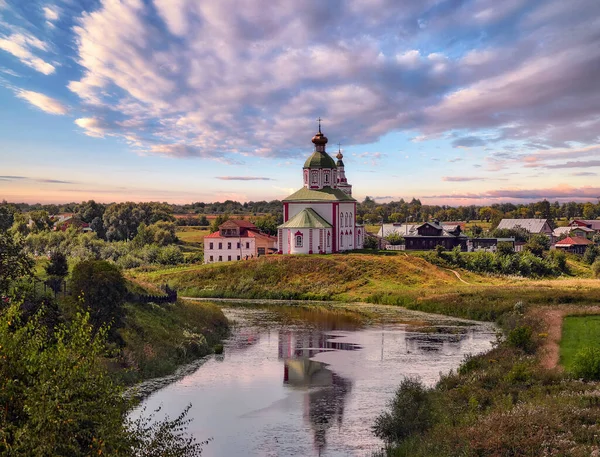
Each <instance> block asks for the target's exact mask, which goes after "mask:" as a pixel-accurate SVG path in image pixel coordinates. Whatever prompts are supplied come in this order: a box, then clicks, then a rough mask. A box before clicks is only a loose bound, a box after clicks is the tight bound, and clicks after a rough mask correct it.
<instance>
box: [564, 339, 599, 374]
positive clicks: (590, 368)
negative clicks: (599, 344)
mask: <svg viewBox="0 0 600 457" xmlns="http://www.w3.org/2000/svg"><path fill="white" fill-rule="evenodd" d="M570 371H571V374H572V375H573V376H575V377H576V378H580V379H584V380H586V381H600V348H596V347H584V348H583V349H581V350H580V351H579V352H577V354H575V357H574V358H573V365H572V366H571V370H570Z"/></svg>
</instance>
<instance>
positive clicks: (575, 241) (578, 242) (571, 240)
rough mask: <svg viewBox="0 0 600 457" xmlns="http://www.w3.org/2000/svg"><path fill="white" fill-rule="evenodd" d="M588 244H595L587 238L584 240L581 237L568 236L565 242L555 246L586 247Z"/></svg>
mask: <svg viewBox="0 0 600 457" xmlns="http://www.w3.org/2000/svg"><path fill="white" fill-rule="evenodd" d="M588 244H594V243H593V242H592V241H590V240H588V239H587V238H582V237H580V236H574V237H570V236H568V237H566V238H565V239H564V240H560V241H559V242H558V243H556V244H555V246H586V245H588Z"/></svg>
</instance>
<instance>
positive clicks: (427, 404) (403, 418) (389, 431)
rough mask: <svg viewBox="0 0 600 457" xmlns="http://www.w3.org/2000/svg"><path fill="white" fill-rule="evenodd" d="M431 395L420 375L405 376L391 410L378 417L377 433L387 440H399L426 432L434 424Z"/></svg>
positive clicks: (374, 428) (390, 406)
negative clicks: (413, 376) (417, 376)
mask: <svg viewBox="0 0 600 457" xmlns="http://www.w3.org/2000/svg"><path fill="white" fill-rule="evenodd" d="M431 406H432V405H431V396H430V394H429V392H428V390H427V389H426V388H425V386H423V384H422V383H421V381H420V380H419V379H417V378H409V377H407V378H404V379H403V380H402V382H401V383H400V386H399V387H398V390H397V391H396V394H395V395H394V398H393V399H392V401H391V403H390V405H389V408H390V411H386V412H384V413H382V414H381V415H380V416H378V417H377V418H376V419H375V425H374V426H373V433H375V435H376V436H378V437H379V438H381V439H382V440H384V441H385V442H387V443H399V442H401V441H403V440H405V439H406V438H408V437H409V436H411V435H414V434H420V433H423V432H424V431H426V430H427V429H428V428H429V427H430V426H431V425H432V423H433V416H432V409H431Z"/></svg>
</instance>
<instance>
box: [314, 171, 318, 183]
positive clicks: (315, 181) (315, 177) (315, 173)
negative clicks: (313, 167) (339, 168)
mask: <svg viewBox="0 0 600 457" xmlns="http://www.w3.org/2000/svg"><path fill="white" fill-rule="evenodd" d="M318 182H319V175H318V174H317V172H316V171H313V172H312V183H313V184H317V183H318Z"/></svg>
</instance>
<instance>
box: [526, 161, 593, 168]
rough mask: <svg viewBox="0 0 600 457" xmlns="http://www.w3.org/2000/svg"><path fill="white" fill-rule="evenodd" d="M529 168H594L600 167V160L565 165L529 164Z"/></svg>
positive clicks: (566, 163)
mask: <svg viewBox="0 0 600 457" xmlns="http://www.w3.org/2000/svg"><path fill="white" fill-rule="evenodd" d="M525 166H526V167H529V168H532V167H534V168H546V169H561V168H592V167H600V160H585V161H571V162H565V163H554V164H547V163H535V162H534V163H529V164H527V165H525Z"/></svg>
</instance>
